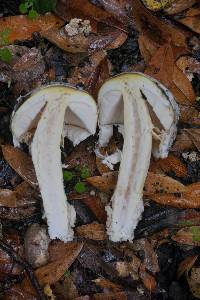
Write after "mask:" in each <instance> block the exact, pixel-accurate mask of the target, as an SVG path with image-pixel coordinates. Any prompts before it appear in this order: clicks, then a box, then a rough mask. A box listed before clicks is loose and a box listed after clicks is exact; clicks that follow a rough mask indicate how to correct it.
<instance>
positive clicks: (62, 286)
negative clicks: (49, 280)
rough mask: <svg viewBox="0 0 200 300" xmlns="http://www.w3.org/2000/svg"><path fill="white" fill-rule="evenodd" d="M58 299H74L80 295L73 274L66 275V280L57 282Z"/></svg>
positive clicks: (56, 294)
mask: <svg viewBox="0 0 200 300" xmlns="http://www.w3.org/2000/svg"><path fill="white" fill-rule="evenodd" d="M54 293H55V296H56V299H62V300H73V299H75V298H77V297H78V290H77V288H76V286H75V284H74V282H73V280H72V276H70V275H68V276H65V278H64V280H62V281H61V280H60V281H58V282H56V284H55V287H54Z"/></svg>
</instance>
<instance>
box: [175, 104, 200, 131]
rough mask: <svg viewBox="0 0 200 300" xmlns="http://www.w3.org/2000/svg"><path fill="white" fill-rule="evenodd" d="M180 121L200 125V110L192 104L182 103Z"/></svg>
mask: <svg viewBox="0 0 200 300" xmlns="http://www.w3.org/2000/svg"><path fill="white" fill-rule="evenodd" d="M179 108H180V121H181V122H183V123H188V124H190V125H198V126H199V125H200V112H199V111H198V110H197V109H196V108H195V107H192V106H186V105H180V104H179Z"/></svg>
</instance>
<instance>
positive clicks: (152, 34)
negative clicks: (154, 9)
mask: <svg viewBox="0 0 200 300" xmlns="http://www.w3.org/2000/svg"><path fill="white" fill-rule="evenodd" d="M133 15H134V21H135V24H136V27H137V30H138V31H139V32H141V33H143V34H146V35H147V36H148V37H149V38H151V39H152V40H153V41H155V42H156V43H158V44H160V45H164V44H165V43H166V42H171V43H172V44H173V45H175V46H178V47H184V48H187V38H189V37H190V36H191V34H190V33H188V32H187V31H186V30H183V29H179V28H178V27H176V26H175V25H174V24H171V23H169V22H167V21H164V20H163V19H160V18H158V17H156V16H155V15H153V14H152V13H151V12H150V11H149V10H148V9H147V8H146V7H145V6H144V5H143V4H142V3H141V1H139V0H134V1H133ZM165 62H166V61H165Z"/></svg>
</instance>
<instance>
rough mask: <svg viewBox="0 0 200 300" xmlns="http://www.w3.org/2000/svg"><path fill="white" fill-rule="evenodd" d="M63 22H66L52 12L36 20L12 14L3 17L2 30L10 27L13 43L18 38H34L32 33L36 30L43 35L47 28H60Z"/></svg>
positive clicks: (0, 29) (0, 25)
mask: <svg viewBox="0 0 200 300" xmlns="http://www.w3.org/2000/svg"><path fill="white" fill-rule="evenodd" d="M63 24H64V22H63V21H62V20H61V19H60V18H58V17H56V16H55V15H53V14H51V13H49V14H46V15H43V16H39V17H38V18H36V19H34V20H32V19H30V18H28V17H27V16H24V15H23V16H22V15H19V16H11V17H6V18H1V20H0V32H2V31H3V30H4V29H5V28H9V29H10V33H9V36H8V42H9V44H12V43H14V42H15V41H16V40H19V41H23V40H28V39H32V34H33V33H34V32H39V33H40V34H41V35H43V33H44V32H45V31H46V30H49V29H50V28H59V27H61V26H62V25H63ZM19 28H20V30H19Z"/></svg>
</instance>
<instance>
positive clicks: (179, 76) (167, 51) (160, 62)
mask: <svg viewBox="0 0 200 300" xmlns="http://www.w3.org/2000/svg"><path fill="white" fill-rule="evenodd" d="M175 50H176V49H175V48H173V47H172V46H171V45H170V44H165V45H163V46H161V47H160V48H159V49H158V50H157V51H156V53H155V54H154V56H153V57H152V59H151V61H150V62H149V66H148V67H147V68H146V70H145V73H146V74H148V75H151V76H153V77H154V78H156V79H158V80H159V81H161V82H162V83H163V84H164V85H165V86H166V87H168V88H169V89H170V90H171V92H172V93H173V94H174V96H175V98H176V100H177V102H178V103H180V104H184V105H192V104H194V102H195V99H196V95H195V92H194V90H193V87H192V84H191V82H190V81H189V79H188V78H187V76H186V75H185V74H184V73H183V72H182V71H181V70H180V69H179V68H178V67H177V66H176V64H175V61H176V54H175Z"/></svg>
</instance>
